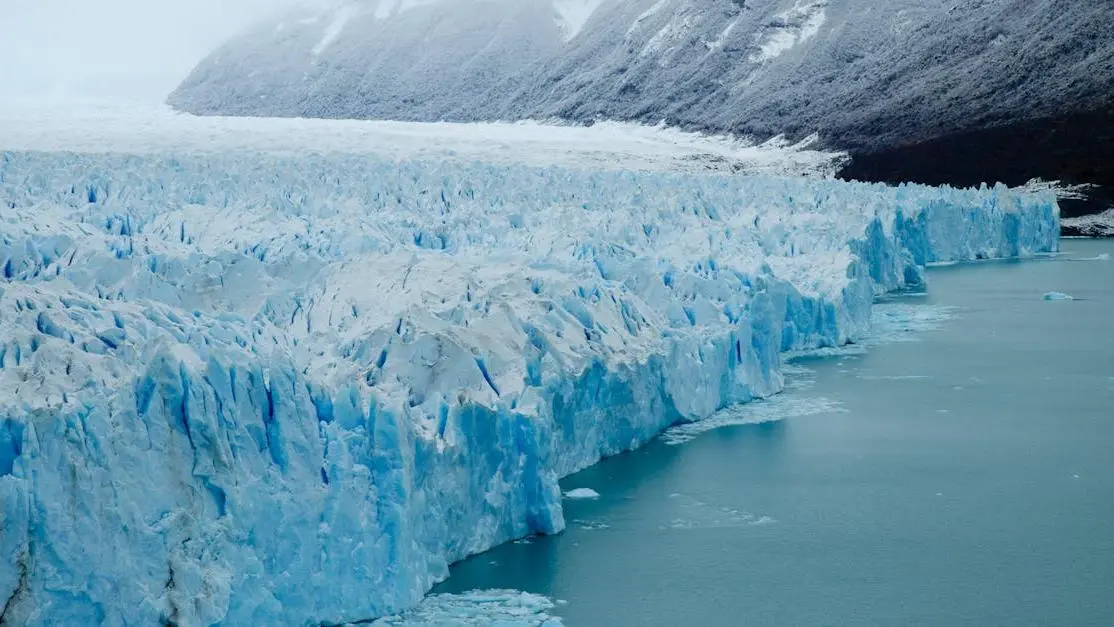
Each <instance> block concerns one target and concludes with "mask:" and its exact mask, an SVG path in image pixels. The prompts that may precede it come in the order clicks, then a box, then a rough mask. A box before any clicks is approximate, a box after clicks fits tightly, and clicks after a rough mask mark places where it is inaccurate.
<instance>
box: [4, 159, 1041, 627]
mask: <svg viewBox="0 0 1114 627" xmlns="http://www.w3.org/2000/svg"><path fill="white" fill-rule="evenodd" d="M204 143H205V142H200V144H204ZM27 147H28V146H21V148H24V149H20V150H8V151H7V152H3V153H0V276H2V279H3V280H2V282H0V328H2V329H3V333H2V335H0V337H2V338H3V340H2V341H0V389H2V390H4V393H3V394H0V506H2V507H0V519H2V524H0V600H3V601H4V602H3V603H2V604H0V607H2V608H3V612H4V614H3V616H2V618H3V619H4V621H11V622H12V623H13V624H28V625H41V624H54V623H62V624H96V623H103V624H110V625H124V624H150V623H154V622H157V621H173V622H175V623H177V624H183V625H186V624H189V625H194V624H213V623H216V622H224V623H227V624H322V623H341V622H344V621H351V620H359V619H367V618H373V617H377V616H385V615H389V614H393V613H397V612H399V611H402V610H405V609H408V608H411V607H413V606H414V605H415V604H416V603H417V602H418V601H419V600H420V599H421V598H422V595H423V594H424V593H425V592H426V591H427V590H428V589H429V587H430V586H431V585H432V584H433V583H434V582H436V581H438V580H439V579H442V578H443V577H445V576H446V575H447V573H448V564H449V563H451V562H453V561H455V560H459V559H461V558H463V557H466V556H468V555H470V554H474V553H476V552H479V551H483V550H485V549H487V548H490V547H491V546H494V545H496V544H499V543H501V542H504V541H507V540H510V539H513V538H517V537H521V536H524V535H528V534H532V533H553V532H557V531H560V530H561V529H562V528H563V526H564V519H563V516H562V509H561V496H562V495H561V493H560V490H559V487H558V484H557V481H558V479H559V478H561V477H563V476H565V475H567V474H569V473H572V472H574V471H576V470H578V469H581V468H584V467H586V466H588V465H590V464H592V463H594V462H596V461H597V460H599V459H600V458H601V457H603V456H607V455H613V454H616V453H619V452H622V451H625V450H629V449H632V448H635V447H637V446H639V445H641V444H643V443H645V442H646V441H648V440H649V439H651V438H653V437H655V436H656V435H657V434H658V433H660V432H661V431H662V430H664V429H666V428H668V427H670V426H672V425H675V424H678V423H683V422H686V421H695V420H700V419H701V418H704V417H706V416H708V415H710V414H711V413H713V412H714V411H716V410H718V409H720V408H723V407H726V406H729V405H732V404H736V403H742V402H746V401H749V400H751V399H754V398H757V397H765V396H768V395H771V394H774V393H776V392H777V391H779V389H780V388H781V386H782V383H783V381H782V377H781V375H780V373H779V363H780V355H781V353H782V352H783V351H789V350H806V349H812V348H818V347H831V346H837V345H840V344H843V343H846V342H848V341H854V340H859V339H861V338H862V337H863V336H864V335H865V334H867V333H868V332H869V320H870V310H871V304H872V301H873V298H874V297H875V295H877V294H879V293H882V292H889V291H895V290H901V289H905V288H910V287H918V286H920V284H921V283H922V282H923V274H922V271H921V267H922V266H923V265H924V264H927V263H934V262H942V261H951V260H967V259H977V258H989V257H1005V256H1024V255H1027V254H1030V253H1035V252H1041V251H1050V250H1055V249H1056V248H1057V233H1058V226H1059V225H1058V221H1059V213H1058V209H1057V207H1056V204H1055V200H1054V198H1053V197H1052V196H1051V195H1028V194H1021V193H1017V192H1014V191H1011V190H1008V189H1006V188H1004V187H998V188H992V189H986V188H984V189H980V190H974V189H972V190H955V189H948V188H941V189H933V188H927V187H919V186H902V187H886V186H881V185H867V184H848V183H840V182H836V181H830V180H806V179H791V178H777V177H766V176H727V175H720V174H711V175H702V174H695V173H692V172H670V171H657V172H632V171H624V170H623V169H621V164H619V165H618V166H615V167H612V168H610V169H604V170H600V171H586V170H583V169H578V168H575V167H559V166H544V165H529V166H526V165H512V164H508V163H500V162H495V161H486V162H485V161H482V160H475V159H472V158H460V157H455V158H454V157H452V156H446V155H439V156H438V157H437V158H430V157H428V156H427V157H425V158H422V157H412V158H406V159H400V158H398V157H391V156H389V153H390V150H389V148H386V149H380V150H379V151H371V152H366V153H363V152H361V153H358V154H357V153H351V152H350V153H337V152H330V153H307V152H304V151H302V152H293V151H283V150H281V149H280V150H274V151H266V152H260V151H246V150H232V149H224V148H226V147H220V146H219V145H218V146H217V147H215V148H213V149H212V150H208V151H205V150H200V149H195V150H185V151H182V152H176V153H175V152H168V151H167V150H163V149H157V150H156V149H152V150H147V151H139V150H133V149H131V148H133V147H129V148H128V149H126V150H120V151H116V152H103V151H102V152H89V151H86V152H62V151H57V150H50V151H42V150H38V151H36V150H29V149H25V148H27ZM87 150H88V149H87ZM671 167H672V166H667V167H665V168H664V169H670V168H671Z"/></svg>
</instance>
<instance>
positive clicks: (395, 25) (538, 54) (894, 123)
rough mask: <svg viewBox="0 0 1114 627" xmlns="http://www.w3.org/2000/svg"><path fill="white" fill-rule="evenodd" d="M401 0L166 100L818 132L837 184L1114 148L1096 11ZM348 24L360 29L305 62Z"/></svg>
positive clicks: (984, 170)
mask: <svg viewBox="0 0 1114 627" xmlns="http://www.w3.org/2000/svg"><path fill="white" fill-rule="evenodd" d="M396 3H397V0H391V1H390V2H387V1H384V2H380V3H377V2H364V3H357V4H351V5H346V6H345V7H344V8H342V9H340V10H339V11H338V12H337V13H335V14H334V16H333V17H326V18H323V19H321V20H318V21H316V22H313V23H308V20H306V22H307V23H296V26H297V28H291V27H290V26H289V24H287V25H286V26H285V27H284V28H283V30H281V31H280V30H278V27H277V25H274V24H271V25H267V26H265V27H261V28H260V29H257V30H256V31H255V32H253V33H249V34H247V35H245V36H243V37H241V38H238V39H236V40H234V41H232V42H229V43H228V44H227V45H226V46H225V47H224V48H222V49H221V50H219V51H218V52H217V53H215V54H214V55H213V56H212V57H210V58H209V59H207V60H206V61H205V62H203V63H202V64H201V65H200V66H199V67H198V68H197V69H196V70H195V72H194V73H193V74H192V75H191V76H190V77H189V78H188V79H187V80H186V81H185V82H184V83H183V85H182V86H181V87H180V88H179V89H178V90H177V91H176V92H175V93H174V94H172V96H171V98H170V102H171V104H173V105H175V106H176V107H178V108H180V109H183V110H186V111H190V112H194V113H201V114H239V115H282V116H308V117H360V118H389V119H403V120H440V119H446V120H454V121H473V120H491V119H526V118H535V119H537V118H543V119H544V118H550V117H559V118H565V119H569V120H574V121H580V122H590V121H594V120H597V119H601V118H606V119H620V120H635V121H642V122H650V123H656V122H659V121H662V120H666V121H667V122H669V123H672V124H676V125H679V126H682V127H684V128H688V129H698V130H705V131H715V132H724V131H727V132H734V133H744V134H753V135H758V136H769V135H774V134H779V133H785V134H789V135H791V136H793V135H797V136H800V135H804V134H808V133H812V132H820V133H821V135H822V137H823V138H824V139H825V140H826V141H827V142H828V144H829V145H830V146H832V147H836V148H839V149H846V150H850V151H851V152H852V154H853V155H854V156H856V157H859V159H858V161H857V163H858V166H852V169H851V170H849V171H848V173H849V174H851V175H855V176H858V177H861V178H870V179H902V178H913V179H917V180H925V181H927V182H933V183H939V182H952V183H959V184H971V183H977V182H980V181H982V180H994V179H1001V180H1004V181H1005V182H1008V183H1011V184H1016V183H1022V182H1024V181H1026V180H1028V179H1029V178H1032V177H1035V176H1042V177H1044V178H1058V179H1066V180H1069V181H1072V182H1092V183H1099V184H1102V185H1114V165H1112V162H1114V159H1105V160H1104V161H1102V163H1100V164H1098V165H1096V164H1095V159H1092V158H1090V157H1089V156H1093V155H1099V156H1104V155H1105V156H1109V154H1110V150H1111V149H1110V148H1109V147H1110V146H1111V145H1114V142H1111V141H1110V139H1111V138H1112V137H1114V132H1112V129H1114V124H1112V123H1111V118H1110V116H1109V115H1106V116H1103V115H1102V114H1103V113H1104V112H1107V111H1109V110H1111V109H1112V108H1114V78H1112V77H1114V28H1112V26H1114V17H1112V15H1114V5H1111V3H1110V2H1109V0H1099V1H1097V2H1069V1H1067V0H1035V1H1034V0H1028V1H1023V0H975V1H972V2H966V3H952V2H947V1H944V0H928V1H917V2H913V1H910V0H898V1H895V2H888V3H885V4H884V5H882V6H880V5H879V3H877V2H874V1H873V0H631V1H629V2H625V1H620V0H554V1H553V2H550V1H549V0H526V1H522V0H515V1H512V0H440V1H438V0H425V2H422V3H420V4H417V5H415V3H414V2H413V0H411V1H410V2H406V3H403V5H401V6H395V4H396ZM570 6H571V7H572V8H570ZM403 9H405V10H403ZM344 12H351V13H352V14H354V15H357V16H358V17H354V18H352V19H351V20H350V21H348V22H347V23H346V24H345V27H344V28H343V29H342V30H341V31H340V32H339V33H337V34H336V35H337V36H336V39H335V41H333V42H332V43H331V44H330V45H329V46H328V47H326V48H325V49H324V50H318V51H317V53H316V54H315V53H314V46H315V45H318V44H319V42H320V40H321V38H322V37H323V36H324V33H325V30H326V29H327V24H326V23H327V22H330V20H333V19H335V15H339V14H342V13H344ZM570 15H572V16H574V17H575V20H573V19H570V18H569V16H570ZM1096 116H1097V118H1096ZM1093 118H1094V119H1093ZM1096 120H1097V122H1096ZM1084 122H1086V126H1085V132H1080V133H1067V135H1071V137H1070V138H1065V139H1061V137H1065V135H1066V134H1065V133H1064V132H1063V131H1064V129H1065V127H1067V128H1070V129H1076V128H1078V127H1080V125H1081V124H1083V123H1084ZM986 131H991V132H990V133H989V134H988V133H986ZM958 136H962V137H965V138H967V141H966V142H965V143H963V144H962V145H959V146H952V144H953V143H954V142H949V141H947V138H951V137H958ZM941 141H943V143H942V144H941V143H940V142H941ZM926 151H927V152H926ZM1036 151H1041V152H1042V153H1043V154H1047V155H1049V156H1048V157H1046V158H1045V157H1040V156H1037V157H1032V156H1031V155H1030V154H1029V153H1031V152H1036ZM1096 151H1097V152H1096ZM926 155H927V157H930V158H928V163H925V160H926V158H927V157H926ZM872 157H873V158H872ZM856 167H857V168H858V169H855V168H856Z"/></svg>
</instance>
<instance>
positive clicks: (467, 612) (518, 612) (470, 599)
mask: <svg viewBox="0 0 1114 627" xmlns="http://www.w3.org/2000/svg"><path fill="white" fill-rule="evenodd" d="M556 606H557V604H555V603H554V602H553V601H551V600H549V599H547V598H546V597H543V596H539V595H536V594H530V593H527V592H520V591H517V590H482V591H479V590H477V591H473V592H465V593H463V594H434V595H430V596H428V597H426V598H425V600H423V601H422V602H421V604H420V605H418V606H417V607H416V608H414V609H413V610H411V611H409V612H406V613H404V614H400V615H398V616H389V617H386V618H381V619H379V620H377V621H374V622H372V623H371V624H372V625H380V626H382V627H387V626H391V627H487V626H488V625H499V626H500V627H561V625H564V623H563V622H562V621H561V619H560V618H558V617H556V616H552V615H550V614H549V612H550V611H551V610H553V608H555V607H556Z"/></svg>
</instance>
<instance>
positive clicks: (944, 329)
mask: <svg viewBox="0 0 1114 627" xmlns="http://www.w3.org/2000/svg"><path fill="white" fill-rule="evenodd" d="M1063 249H1064V254H1063V255H1061V256H1059V257H1055V258H1046V259H1039V260H1033V261H1025V262H986V263H978V264H967V265H961V266H954V267H947V268H936V269H933V270H932V271H931V272H930V277H929V280H930V288H929V289H930V293H929V294H928V295H927V296H922V297H908V298H903V299H902V300H901V301H900V302H897V303H892V304H887V305H883V306H882V307H881V309H880V312H881V314H882V318H883V319H886V318H887V316H889V319H890V320H891V322H890V324H889V325H888V327H887V328H888V332H887V333H883V335H888V336H890V339H891V340H897V341H891V342H887V343H882V344H879V345H876V346H871V347H870V348H869V351H868V352H865V353H863V351H862V350H861V349H857V350H856V349H855V348H851V349H849V350H842V351H834V352H833V354H832V355H829V356H824V357H806V358H799V359H795V360H793V362H792V366H791V367H790V372H791V373H793V374H792V378H791V385H790V389H789V391H788V392H786V393H785V394H783V395H781V396H779V397H778V398H777V399H775V400H773V401H770V402H766V403H758V404H754V405H751V406H747V407H746V408H744V409H743V410H741V411H735V412H734V413H732V414H730V415H729V416H728V419H727V420H725V421H724V422H733V421H736V422H746V421H759V420H768V419H771V418H784V419H783V420H779V421H775V422H766V423H763V424H747V425H739V426H726V427H722V428H719V429H716V430H713V431H708V432H705V433H701V434H694V433H685V432H680V433H674V434H672V437H668V438H664V439H662V440H658V441H655V442H653V443H652V444H650V445H649V446H647V447H645V448H643V449H642V450H639V451H636V452H634V453H630V454H627V455H623V456H620V457H616V458H612V459H609V460H605V461H604V462H602V463H600V464H599V465H597V466H595V467H593V468H590V469H588V470H586V471H584V472H582V473H579V474H577V475H574V476H572V477H569V478H568V479H566V480H565V481H564V482H563V483H562V485H563V486H564V488H565V489H566V490H570V489H574V488H592V489H594V490H596V491H598V492H599V493H600V494H601V497H600V498H599V499H597V500H575V501H574V500H569V501H566V518H567V519H568V521H569V528H568V530H567V531H566V532H565V533H563V534H561V535H559V536H554V537H544V538H531V539H529V540H526V541H520V542H519V543H513V544H508V545H505V546H502V547H499V548H497V549H495V550H492V551H490V552H488V553H485V554H483V555H479V556H476V557H474V558H472V559H470V560H467V561H465V562H462V563H460V564H458V565H456V566H455V567H453V570H452V576H451V578H450V579H449V580H448V581H446V582H445V583H444V584H442V585H441V586H440V587H439V588H438V589H437V590H436V592H461V591H466V590H472V589H489V588H511V589H519V590H525V591H528V592H532V593H538V594H542V595H545V596H548V597H551V598H553V599H559V600H560V602H561V603H560V605H559V606H558V607H557V608H556V610H555V612H554V613H556V614H557V615H559V616H560V617H562V618H563V619H564V620H565V622H566V624H568V625H573V626H580V625H693V626H696V625H841V624H856V625H898V624H902V625H905V624H925V625H964V624H969V625H992V624H1010V625H1023V624H1074V625H1102V624H1105V625H1109V624H1112V622H1114V260H1110V258H1109V257H1114V241H1092V240H1065V241H1064V243H1063ZM1103 255H1107V256H1108V257H1107V258H1106V259H1103V258H1102V256H1103ZM1093 257H1099V259H1094V260H1084V259H1086V258H1093ZM1049 291H1059V292H1065V293H1067V294H1071V295H1073V296H1075V297H1076V298H1077V299H1078V300H1075V301H1067V302H1046V301H1044V300H1043V299H1042V296H1043V295H1044V294H1045V293H1046V292H1049ZM910 314H913V315H910ZM894 320H896V323H894V322H893V321H894ZM907 327H908V329H920V330H919V332H917V333H912V334H911V333H906V332H905V331H906V330H907ZM933 327H937V328H935V329H933ZM911 340H917V341H911ZM694 435H695V437H692V436H694ZM684 440H689V441H685V442H684V443H681V444H676V442H681V441H684ZM671 443H672V444H671Z"/></svg>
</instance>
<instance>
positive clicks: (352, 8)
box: [310, 5, 359, 57]
mask: <svg viewBox="0 0 1114 627" xmlns="http://www.w3.org/2000/svg"><path fill="white" fill-rule="evenodd" d="M357 13H359V7H358V6H356V5H347V6H344V7H341V8H339V9H337V10H336V13H335V14H334V15H333V21H332V22H330V23H329V26H328V27H327V28H326V29H325V34H324V35H323V36H322V37H321V41H319V42H317V45H315V46H314V47H313V49H312V50H311V51H310V52H312V54H313V56H315V57H316V56H319V55H320V54H321V53H322V52H324V51H325V49H326V48H328V47H329V46H330V45H331V44H332V43H333V42H334V41H336V40H337V37H340V34H341V32H343V31H344V27H345V26H346V25H347V24H348V22H349V21H350V20H351V19H352V18H353V17H355V16H356V14H357Z"/></svg>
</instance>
